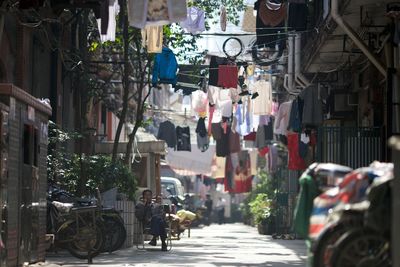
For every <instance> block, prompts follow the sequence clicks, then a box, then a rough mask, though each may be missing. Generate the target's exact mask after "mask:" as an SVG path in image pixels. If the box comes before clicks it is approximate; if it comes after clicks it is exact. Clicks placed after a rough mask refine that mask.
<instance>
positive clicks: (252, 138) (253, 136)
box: [243, 132, 257, 142]
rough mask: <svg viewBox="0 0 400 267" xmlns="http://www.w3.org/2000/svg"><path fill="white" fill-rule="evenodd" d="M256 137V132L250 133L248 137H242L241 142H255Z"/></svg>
mask: <svg viewBox="0 0 400 267" xmlns="http://www.w3.org/2000/svg"><path fill="white" fill-rule="evenodd" d="M256 136H257V134H256V132H251V133H249V134H248V135H245V136H243V140H245V141H253V142H255V141H256Z"/></svg>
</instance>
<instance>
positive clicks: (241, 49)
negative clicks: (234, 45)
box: [222, 37, 244, 60]
mask: <svg viewBox="0 0 400 267" xmlns="http://www.w3.org/2000/svg"><path fill="white" fill-rule="evenodd" d="M230 40H234V41H236V42H238V43H239V45H240V51H239V52H238V53H237V54H235V55H233V56H232V55H229V54H228V52H227V51H226V44H227V43H228V42H229V41H230ZM243 49H244V45H243V42H242V40H240V39H239V38H237V37H229V38H228V39H226V40H225V42H224V44H223V45H222V51H224V53H225V55H226V56H227V58H229V59H231V60H235V59H236V58H237V57H238V56H239V55H240V54H242V52H243Z"/></svg>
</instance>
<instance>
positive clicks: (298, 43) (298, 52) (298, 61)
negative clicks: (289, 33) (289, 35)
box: [294, 33, 311, 88]
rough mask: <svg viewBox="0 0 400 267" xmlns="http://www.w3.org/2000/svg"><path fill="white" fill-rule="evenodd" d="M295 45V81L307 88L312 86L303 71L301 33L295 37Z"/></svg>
mask: <svg viewBox="0 0 400 267" xmlns="http://www.w3.org/2000/svg"><path fill="white" fill-rule="evenodd" d="M294 43H295V46H294V58H295V63H294V66H295V82H296V83H298V84H299V85H300V86H301V87H302V88H306V87H308V86H310V84H311V83H310V82H309V81H308V79H307V78H306V77H304V75H303V74H302V73H301V71H300V68H301V34H300V33H297V34H296V37H295V42H294Z"/></svg>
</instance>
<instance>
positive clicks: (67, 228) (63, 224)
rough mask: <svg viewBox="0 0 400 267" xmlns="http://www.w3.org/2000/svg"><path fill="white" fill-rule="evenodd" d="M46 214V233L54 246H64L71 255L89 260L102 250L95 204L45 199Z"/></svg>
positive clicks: (100, 230) (101, 233)
mask: <svg viewBox="0 0 400 267" xmlns="http://www.w3.org/2000/svg"><path fill="white" fill-rule="evenodd" d="M47 214H48V216H47V233H48V236H52V245H51V246H52V247H53V248H54V249H57V248H65V249H67V250H68V251H69V252H70V253H71V255H73V256H75V257H77V258H79V259H89V260H91V258H93V257H95V256H97V255H98V254H99V253H100V252H101V251H102V247H103V244H104V237H103V229H102V226H101V225H99V223H98V222H96V207H93V206H88V207H73V205H71V204H66V203H61V202H57V201H48V202H47Z"/></svg>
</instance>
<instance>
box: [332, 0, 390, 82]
mask: <svg viewBox="0 0 400 267" xmlns="http://www.w3.org/2000/svg"><path fill="white" fill-rule="evenodd" d="M331 16H332V18H333V19H334V20H335V22H336V23H337V24H338V25H339V27H341V28H342V29H343V30H344V32H345V33H346V34H347V35H348V36H349V37H350V38H351V40H352V41H353V42H354V43H355V44H356V45H357V47H358V48H360V49H361V51H362V52H363V53H364V55H365V56H366V57H367V58H368V59H369V60H370V61H371V62H372V64H374V66H375V67H376V68H377V69H378V70H379V72H380V73H381V74H382V75H383V76H384V77H385V78H386V77H387V73H386V67H385V66H384V65H383V63H382V62H381V61H380V59H379V58H378V57H377V56H376V55H375V54H374V53H373V52H372V51H371V50H370V49H369V48H368V46H367V45H365V43H364V41H363V40H361V39H360V37H359V36H358V34H357V33H356V32H355V31H354V30H353V29H352V28H351V27H350V25H348V24H347V22H345V21H344V20H343V18H342V16H341V15H340V14H339V0H331Z"/></svg>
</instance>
